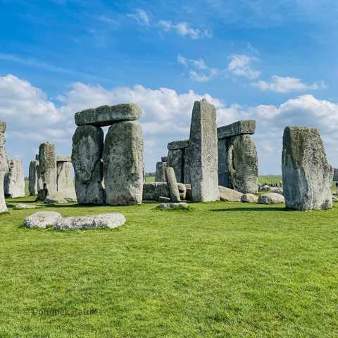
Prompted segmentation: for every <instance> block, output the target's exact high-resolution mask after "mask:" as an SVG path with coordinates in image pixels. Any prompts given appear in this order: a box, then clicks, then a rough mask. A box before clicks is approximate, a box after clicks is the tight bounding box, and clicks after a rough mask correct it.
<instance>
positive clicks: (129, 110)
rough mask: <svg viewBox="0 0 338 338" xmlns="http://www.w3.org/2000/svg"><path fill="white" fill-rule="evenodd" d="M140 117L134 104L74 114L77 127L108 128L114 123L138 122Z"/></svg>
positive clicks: (139, 109) (138, 110)
mask: <svg viewBox="0 0 338 338" xmlns="http://www.w3.org/2000/svg"><path fill="white" fill-rule="evenodd" d="M141 115H142V110H141V108H140V107H139V106H138V105H136V104H134V103H126V104H118V105H115V106H100V107H97V108H91V109H86V110H83V111H80V112H78V113H76V114H75V124H76V125H77V126H84V125H93V126H97V127H104V126H110V125H112V124H113V123H115V122H120V121H134V120H138V119H139V118H140V117H141Z"/></svg>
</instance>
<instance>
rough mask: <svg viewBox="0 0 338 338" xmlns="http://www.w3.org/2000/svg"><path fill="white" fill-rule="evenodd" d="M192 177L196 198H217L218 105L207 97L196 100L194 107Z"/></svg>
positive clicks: (191, 137)
mask: <svg viewBox="0 0 338 338" xmlns="http://www.w3.org/2000/svg"><path fill="white" fill-rule="evenodd" d="M189 160H190V161H191V163H192V165H191V167H190V180H191V186H192V199H193V201H201V202H207V201H216V200H218V199H219V190H218V153H217V129H216V109H215V107H214V106H213V105H211V104H210V103H208V102H207V101H206V100H205V99H203V100H201V101H196V102H195V103H194V108H193V111H192V118H191V128H190V143H189Z"/></svg>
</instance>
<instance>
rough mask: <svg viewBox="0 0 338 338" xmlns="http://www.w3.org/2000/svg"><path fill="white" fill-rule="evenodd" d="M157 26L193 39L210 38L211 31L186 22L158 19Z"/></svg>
mask: <svg viewBox="0 0 338 338" xmlns="http://www.w3.org/2000/svg"><path fill="white" fill-rule="evenodd" d="M158 26H159V27H160V28H161V29H162V30H163V31H165V32H170V31H173V32H175V33H177V34H178V35H181V36H184V37H189V38H191V39H193V40H196V39H201V38H210V37H211V36H212V34H211V32H210V31H209V30H207V29H200V28H194V27H192V26H191V25H190V24H189V23H188V22H184V21H183V22H177V23H174V22H172V21H169V20H160V21H159V22H158Z"/></svg>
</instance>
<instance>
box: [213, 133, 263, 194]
mask: <svg viewBox="0 0 338 338" xmlns="http://www.w3.org/2000/svg"><path fill="white" fill-rule="evenodd" d="M257 179H258V157H257V151H256V145H255V142H254V141H253V140H252V138H251V136H250V135H239V136H233V137H230V138H223V139H219V140H218V181H219V184H220V185H222V186H226V187H228V188H231V189H235V190H238V191H240V192H242V193H256V192H257V190H258V185H257Z"/></svg>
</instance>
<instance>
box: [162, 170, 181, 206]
mask: <svg viewBox="0 0 338 338" xmlns="http://www.w3.org/2000/svg"><path fill="white" fill-rule="evenodd" d="M165 176H166V180H167V183H168V188H169V195H170V199H171V201H172V202H174V203H177V202H179V201H180V200H181V198H180V192H179V191H178V187H177V181H176V176H175V172H174V169H173V168H172V167H166V168H165Z"/></svg>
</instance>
